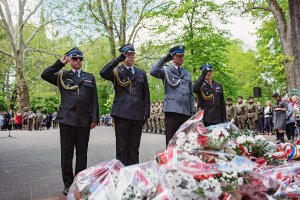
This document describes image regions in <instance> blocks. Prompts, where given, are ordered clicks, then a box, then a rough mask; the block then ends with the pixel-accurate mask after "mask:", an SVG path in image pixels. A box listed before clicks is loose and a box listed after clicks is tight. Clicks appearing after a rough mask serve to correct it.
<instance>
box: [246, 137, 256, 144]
mask: <svg viewBox="0 0 300 200" xmlns="http://www.w3.org/2000/svg"><path fill="white" fill-rule="evenodd" d="M246 141H247V142H251V143H255V139H254V138H253V137H252V136H247V137H246Z"/></svg>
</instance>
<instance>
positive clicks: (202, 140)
mask: <svg viewBox="0 0 300 200" xmlns="http://www.w3.org/2000/svg"><path fill="white" fill-rule="evenodd" d="M198 144H199V145H200V146H202V147H206V146H208V144H209V139H208V137H207V136H205V135H200V136H199V138H198Z"/></svg>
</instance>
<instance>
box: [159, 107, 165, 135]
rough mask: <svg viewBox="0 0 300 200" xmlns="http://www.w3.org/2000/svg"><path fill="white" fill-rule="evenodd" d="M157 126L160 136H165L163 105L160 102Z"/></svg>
mask: <svg viewBox="0 0 300 200" xmlns="http://www.w3.org/2000/svg"><path fill="white" fill-rule="evenodd" d="M158 116H159V126H160V134H165V113H164V105H163V103H162V102H160V103H159V114H158Z"/></svg>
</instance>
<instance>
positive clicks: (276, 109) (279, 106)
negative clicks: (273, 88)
mask: <svg viewBox="0 0 300 200" xmlns="http://www.w3.org/2000/svg"><path fill="white" fill-rule="evenodd" d="M272 97H273V99H274V100H275V101H276V103H275V104H274V106H273V124H274V129H275V132H276V136H277V139H278V140H279V142H278V143H284V133H285V130H286V111H287V109H288V107H287V104H286V102H285V101H283V100H282V99H281V96H280V95H279V94H278V93H277V92H276V93H274V94H273V96H272Z"/></svg>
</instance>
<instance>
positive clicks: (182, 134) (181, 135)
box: [177, 132, 185, 139]
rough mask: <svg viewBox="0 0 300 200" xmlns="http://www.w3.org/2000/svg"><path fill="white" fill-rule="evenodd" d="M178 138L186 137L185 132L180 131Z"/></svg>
mask: <svg viewBox="0 0 300 200" xmlns="http://www.w3.org/2000/svg"><path fill="white" fill-rule="evenodd" d="M177 138H178V139H185V132H179V133H178V134H177Z"/></svg>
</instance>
